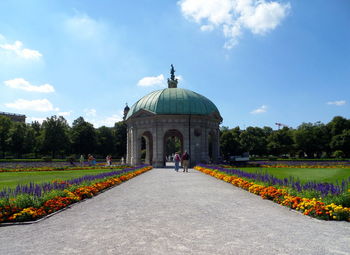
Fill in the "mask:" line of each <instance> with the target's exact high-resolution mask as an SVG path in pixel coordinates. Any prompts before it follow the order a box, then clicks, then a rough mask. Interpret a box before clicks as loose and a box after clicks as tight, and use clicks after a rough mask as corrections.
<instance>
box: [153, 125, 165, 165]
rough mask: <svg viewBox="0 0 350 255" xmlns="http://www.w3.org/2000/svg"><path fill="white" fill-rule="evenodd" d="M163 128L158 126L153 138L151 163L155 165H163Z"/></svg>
mask: <svg viewBox="0 0 350 255" xmlns="http://www.w3.org/2000/svg"><path fill="white" fill-rule="evenodd" d="M163 143H164V128H162V127H158V126H157V128H156V131H155V133H154V138H153V159H154V160H153V165H154V166H155V167H164V158H163V149H164V144H163Z"/></svg>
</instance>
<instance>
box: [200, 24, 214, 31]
mask: <svg viewBox="0 0 350 255" xmlns="http://www.w3.org/2000/svg"><path fill="white" fill-rule="evenodd" d="M201 30H202V31H213V30H214V26H213V25H203V26H201Z"/></svg>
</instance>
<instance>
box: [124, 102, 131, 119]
mask: <svg viewBox="0 0 350 255" xmlns="http://www.w3.org/2000/svg"><path fill="white" fill-rule="evenodd" d="M129 110H130V108H129V106H128V103H126V104H125V108H124V116H123V120H125V119H126V115H128V112H129Z"/></svg>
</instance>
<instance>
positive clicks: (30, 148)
mask: <svg viewBox="0 0 350 255" xmlns="http://www.w3.org/2000/svg"><path fill="white" fill-rule="evenodd" d="M36 150H37V137H36V135H35V130H34V129H33V128H32V126H31V125H30V124H28V125H27V128H26V135H25V138H24V153H34V155H35V156H36Z"/></svg>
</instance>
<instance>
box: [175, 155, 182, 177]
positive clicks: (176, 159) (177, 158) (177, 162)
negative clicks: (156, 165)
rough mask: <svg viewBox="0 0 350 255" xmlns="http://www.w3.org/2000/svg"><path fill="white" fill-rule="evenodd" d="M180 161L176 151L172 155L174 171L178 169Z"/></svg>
mask: <svg viewBox="0 0 350 255" xmlns="http://www.w3.org/2000/svg"><path fill="white" fill-rule="evenodd" d="M180 161H181V157H180V155H179V153H178V152H176V153H175V156H174V162H175V171H176V172H178V171H179V164H180Z"/></svg>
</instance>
